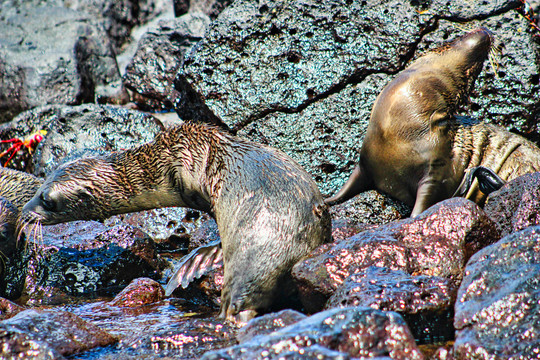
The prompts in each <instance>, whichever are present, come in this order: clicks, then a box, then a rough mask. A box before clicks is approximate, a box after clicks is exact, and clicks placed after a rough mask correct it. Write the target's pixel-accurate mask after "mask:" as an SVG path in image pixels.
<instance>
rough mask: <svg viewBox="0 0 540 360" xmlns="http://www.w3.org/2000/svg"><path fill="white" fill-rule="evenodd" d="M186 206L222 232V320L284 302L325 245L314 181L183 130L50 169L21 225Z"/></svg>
mask: <svg viewBox="0 0 540 360" xmlns="http://www.w3.org/2000/svg"><path fill="white" fill-rule="evenodd" d="M168 206H183V207H190V208H193V209H197V210H202V211H206V212H208V213H209V214H211V215H212V216H213V217H214V218H215V220H216V222H217V225H218V229H219V234H220V237H221V243H222V248H223V260H224V267H225V269H224V270H225V275H224V284H223V289H222V294H221V316H223V317H227V318H233V319H240V320H247V319H249V318H251V317H253V316H255V315H256V314H258V313H260V312H263V311H265V310H266V309H268V308H270V307H271V306H272V305H273V304H274V303H275V301H277V300H279V298H280V297H281V296H282V292H283V288H281V286H282V285H283V283H285V282H286V280H287V279H288V278H289V274H290V270H291V268H292V266H293V265H294V264H295V263H296V262H297V261H299V260H300V259H301V258H302V257H304V256H305V255H307V254H308V253H309V252H311V251H312V250H313V249H314V248H316V247H317V246H319V245H321V244H322V243H324V242H327V241H330V238H331V224H330V216H329V212H328V208H327V206H326V205H325V204H324V199H323V197H322V195H321V194H320V192H319V189H318V187H317V185H316V184H315V182H314V181H313V179H312V178H311V176H310V175H309V174H308V173H307V172H306V171H305V170H303V169H302V167H301V166H300V165H298V164H297V163H296V162H295V161H294V160H292V159H291V158H290V157H289V156H287V155H285V154H284V153H282V152H281V151H279V150H276V149H273V148H270V147H267V146H264V145H260V144H256V143H253V142H249V141H247V140H243V139H240V138H237V137H234V136H232V135H229V134H226V133H224V132H221V131H219V130H218V129H217V128H214V127H210V126H206V125H201V124H193V123H185V124H182V125H179V126H175V127H172V128H170V129H168V130H167V131H164V132H162V133H160V134H158V135H157V136H156V138H155V139H154V140H153V141H152V142H150V143H147V144H144V145H141V146H139V147H136V148H133V149H130V150H126V151H122V152H117V153H111V154H108V155H106V156H96V157H89V158H83V159H78V160H75V161H73V162H69V163H66V164H64V165H62V166H60V167H59V168H58V169H57V170H55V171H54V172H53V173H52V174H51V175H50V176H49V177H48V178H47V179H46V180H45V183H44V184H43V185H42V186H41V187H40V189H39V190H38V191H37V193H36V194H35V196H34V197H33V198H32V200H30V201H29V202H28V203H27V204H26V205H25V206H24V208H23V210H22V213H21V222H22V223H23V224H25V223H37V222H39V223H42V224H55V223H60V222H67V221H72V220H81V219H85V220H90V219H94V220H100V219H105V218H107V217H110V216H112V215H115V214H121V213H127V212H133V211H141V210H148V209H153V208H160V207H168Z"/></svg>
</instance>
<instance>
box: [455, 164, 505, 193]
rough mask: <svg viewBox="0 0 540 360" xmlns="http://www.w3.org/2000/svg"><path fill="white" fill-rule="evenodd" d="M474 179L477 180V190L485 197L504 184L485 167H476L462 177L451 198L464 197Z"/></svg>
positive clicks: (493, 172)
mask: <svg viewBox="0 0 540 360" xmlns="http://www.w3.org/2000/svg"><path fill="white" fill-rule="evenodd" d="M474 178H476V179H477V180H478V188H479V189H480V191H481V192H483V193H484V194H486V195H489V194H491V193H492V192H494V191H497V190H499V189H500V188H501V187H503V185H504V184H506V182H505V181H504V180H503V179H501V178H500V177H499V175H497V174H496V173H495V171H493V170H491V169H489V168H487V167H485V166H477V167H473V168H470V169H469V170H468V171H467V173H466V174H465V176H464V177H463V180H462V181H461V184H459V186H458V188H457V190H456V192H455V193H454V195H452V196H453V197H455V196H465V195H466V194H467V193H468V192H469V190H470V188H471V185H472V182H473V180H474Z"/></svg>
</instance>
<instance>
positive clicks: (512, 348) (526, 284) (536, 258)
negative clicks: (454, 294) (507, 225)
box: [454, 226, 540, 359]
mask: <svg viewBox="0 0 540 360" xmlns="http://www.w3.org/2000/svg"><path fill="white" fill-rule="evenodd" d="M539 242H540V227H538V226H534V227H529V228H527V229H525V230H522V231H520V232H516V233H513V234H511V235H508V236H506V237H505V238H503V239H501V240H500V241H499V242H497V243H495V244H493V245H491V246H488V247H486V248H484V249H482V250H481V251H479V252H478V253H476V254H475V255H474V256H473V257H471V259H470V260H469V262H468V264H467V268H466V269H465V271H466V272H465V277H464V278H463V282H462V284H461V286H460V288H459V293H458V298H457V302H456V313H455V319H454V325H455V327H456V330H457V332H456V342H455V344H454V356H455V358H456V359H533V358H537V357H538V354H539V353H540V343H539V342H538V332H539V331H540V276H539V274H540V250H539V248H538V244H539Z"/></svg>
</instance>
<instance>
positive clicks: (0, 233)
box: [0, 166, 43, 257]
mask: <svg viewBox="0 0 540 360" xmlns="http://www.w3.org/2000/svg"><path fill="white" fill-rule="evenodd" d="M42 183H43V180H41V179H40V178H37V177H35V176H34V175H32V174H29V173H26V172H22V171H18V170H13V169H9V168H5V167H1V166H0V256H6V257H9V256H11V255H12V253H13V251H14V250H15V248H16V246H17V237H16V224H17V216H18V214H19V211H20V210H21V209H22V207H23V205H24V204H26V202H27V201H29V200H30V199H31V198H32V197H33V196H34V194H35V193H36V191H37V189H38V188H39V187H40V186H41V184H42Z"/></svg>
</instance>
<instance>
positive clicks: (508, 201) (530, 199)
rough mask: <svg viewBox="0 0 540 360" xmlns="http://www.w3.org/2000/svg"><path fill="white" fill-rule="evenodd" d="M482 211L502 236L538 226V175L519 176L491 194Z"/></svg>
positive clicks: (539, 194) (539, 203)
mask: <svg viewBox="0 0 540 360" xmlns="http://www.w3.org/2000/svg"><path fill="white" fill-rule="evenodd" d="M484 211H485V212H486V214H487V215H488V216H489V217H490V218H492V219H493V220H494V222H495V224H496V225H497V227H498V228H499V229H500V231H501V235H502V236H506V235H509V234H511V233H514V232H517V231H520V230H523V229H525V228H527V227H529V226H536V225H540V173H532V174H527V175H523V176H520V177H518V178H516V179H514V180H512V181H510V182H508V183H507V184H506V185H505V186H503V187H502V188H501V189H499V190H498V191H496V192H494V193H491V194H490V196H489V197H488V199H487V202H486V205H485V206H484Z"/></svg>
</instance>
